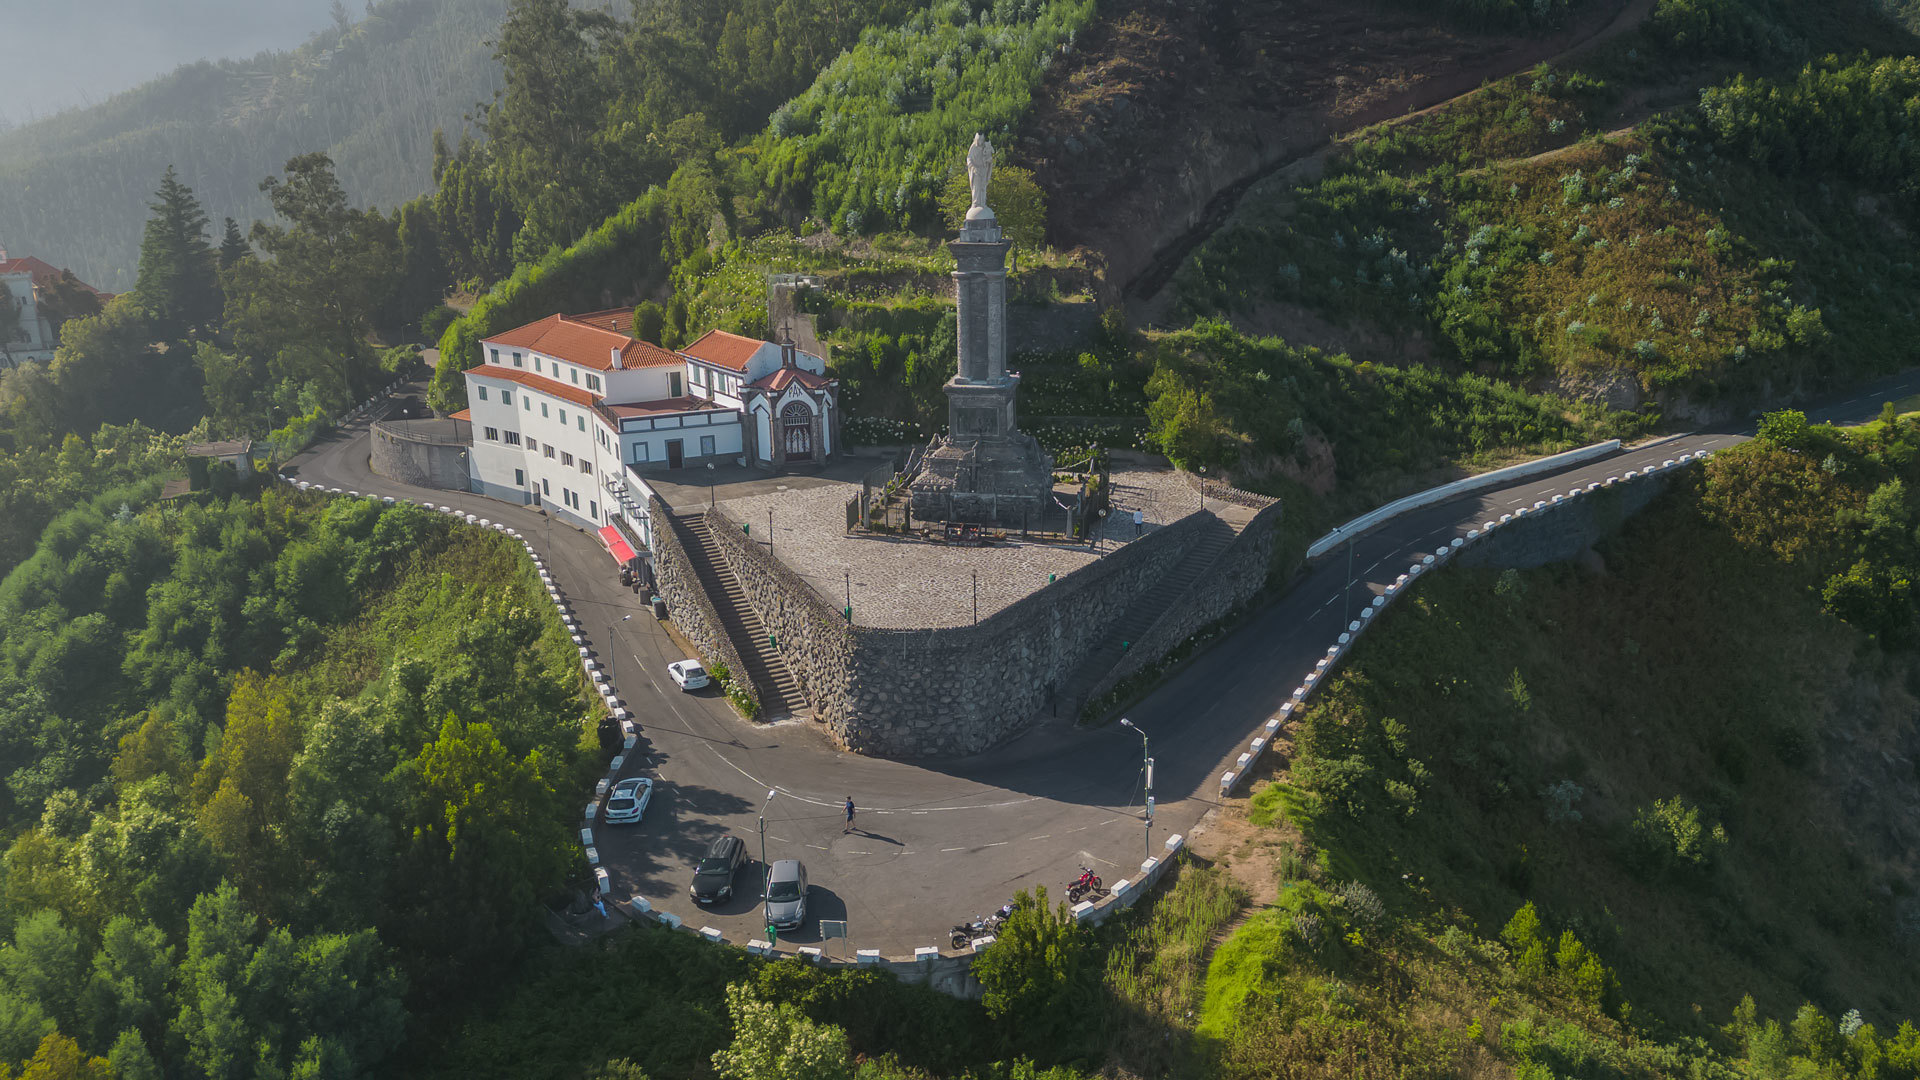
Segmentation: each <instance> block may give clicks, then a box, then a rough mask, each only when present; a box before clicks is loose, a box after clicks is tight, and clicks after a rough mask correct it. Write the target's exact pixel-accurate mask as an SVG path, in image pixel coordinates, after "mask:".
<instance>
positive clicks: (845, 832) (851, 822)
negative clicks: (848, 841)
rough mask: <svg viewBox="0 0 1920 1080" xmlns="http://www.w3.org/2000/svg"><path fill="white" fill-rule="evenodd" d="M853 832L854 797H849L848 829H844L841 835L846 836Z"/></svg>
mask: <svg viewBox="0 0 1920 1080" xmlns="http://www.w3.org/2000/svg"><path fill="white" fill-rule="evenodd" d="M852 831H853V796H851V795H849V796H847V827H846V828H844V829H841V830H840V832H841V835H845V834H847V833H850V832H852Z"/></svg>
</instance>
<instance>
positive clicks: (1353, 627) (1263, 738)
mask: <svg viewBox="0 0 1920 1080" xmlns="http://www.w3.org/2000/svg"><path fill="white" fill-rule="evenodd" d="M1598 445H1599V446H1606V445H1608V444H1607V443H1600V444H1598ZM1612 445H1613V446H1614V447H1615V448H1618V446H1619V443H1617V442H1615V443H1613V444H1612ZM1595 449H1597V447H1593V446H1590V447H1586V448H1585V450H1588V451H1591V450H1595ZM1572 452H1573V453H1581V452H1582V451H1572ZM1560 456H1561V457H1563V458H1564V457H1565V456H1566V455H1564V454H1563V455H1560ZM1596 456H1597V455H1596ZM1710 456H1711V451H1707V450H1701V451H1698V452H1695V453H1690V454H1680V455H1677V456H1675V457H1670V458H1666V459H1665V460H1663V461H1661V462H1660V464H1658V465H1648V466H1646V467H1644V468H1640V469H1628V470H1626V471H1625V472H1623V473H1620V474H1618V475H1615V476H1609V477H1607V478H1606V479H1605V480H1596V481H1593V482H1591V483H1588V484H1583V485H1580V486H1578V487H1569V488H1568V489H1567V492H1566V494H1564V495H1554V496H1552V497H1551V498H1547V499H1540V500H1537V501H1535V502H1534V504H1533V505H1532V506H1523V507H1520V508H1519V509H1517V510H1515V511H1514V512H1513V513H1511V514H1501V515H1500V517H1499V518H1498V519H1497V520H1494V521H1487V522H1483V523H1481V525H1480V527H1479V528H1477V529H1469V530H1467V535H1465V536H1463V537H1457V538H1455V539H1454V540H1452V541H1449V542H1448V543H1446V544H1444V545H1442V546H1439V547H1436V548H1435V549H1434V550H1433V553H1432V554H1430V555H1428V554H1423V555H1420V556H1418V557H1416V559H1415V560H1414V562H1413V563H1411V564H1410V565H1409V566H1408V567H1407V571H1406V573H1404V574H1401V575H1399V576H1398V577H1396V578H1395V579H1394V580H1393V581H1392V583H1390V584H1389V585H1388V586H1387V588H1386V592H1385V593H1384V594H1383V595H1381V596H1376V597H1374V598H1373V600H1372V602H1371V603H1369V604H1368V605H1367V606H1366V607H1364V608H1361V609H1360V617H1359V618H1357V619H1354V620H1353V621H1352V622H1350V623H1348V624H1347V625H1346V626H1345V627H1343V628H1342V629H1341V631H1340V633H1339V634H1338V635H1337V636H1336V637H1335V638H1334V641H1333V644H1331V645H1329V646H1328V647H1327V652H1326V655H1325V656H1322V657H1321V658H1320V659H1319V660H1317V661H1316V662H1315V663H1314V665H1313V670H1312V671H1310V672H1308V673H1307V677H1306V678H1305V679H1303V680H1301V683H1300V685H1299V686H1298V687H1297V688H1295V690H1294V691H1293V694H1292V695H1291V697H1290V699H1289V700H1288V701H1287V702H1286V704H1284V705H1282V706H1280V711H1279V712H1277V713H1275V714H1273V715H1272V716H1270V717H1268V718H1267V719H1266V720H1265V721H1263V722H1262V723H1261V725H1260V727H1259V728H1258V729H1257V730H1255V731H1254V733H1253V734H1252V735H1251V736H1249V742H1248V744H1247V749H1246V750H1245V752H1243V753H1241V754H1240V755H1239V756H1238V757H1237V758H1235V759H1234V764H1233V767H1232V768H1231V769H1228V770H1227V771H1226V772H1224V773H1222V774H1220V795H1221V796H1222V797H1225V796H1227V795H1230V794H1232V793H1233V789H1234V788H1236V787H1238V786H1239V785H1240V781H1241V780H1242V779H1244V778H1245V777H1246V774H1247V772H1248V771H1249V770H1250V769H1252V768H1253V766H1254V763H1255V762H1256V761H1258V759H1259V757H1260V755H1261V754H1262V753H1264V752H1265V751H1266V750H1267V748H1268V747H1270V746H1272V745H1273V740H1274V736H1276V735H1278V734H1279V733H1280V729H1281V727H1282V726H1284V725H1285V724H1286V723H1287V721H1288V720H1290V719H1292V718H1293V715H1294V713H1296V712H1298V711H1300V710H1301V709H1303V708H1305V707H1306V703H1307V699H1308V698H1309V697H1311V696H1312V695H1313V692H1314V691H1315V690H1317V689H1318V688H1319V687H1320V684H1321V683H1323V682H1325V681H1326V678H1327V676H1328V675H1330V674H1331V673H1332V672H1333V668H1334V665H1335V664H1338V663H1339V662H1340V658H1341V657H1343V656H1345V655H1346V654H1347V650H1349V649H1351V648H1352V647H1353V646H1354V643H1355V642H1356V641H1358V640H1359V637H1360V635H1361V634H1363V633H1365V632H1366V630H1367V627H1369V626H1373V625H1374V624H1376V623H1378V622H1379V621H1380V615H1381V614H1382V613H1383V612H1385V610H1386V608H1387V605H1388V604H1391V603H1392V602H1393V601H1394V600H1396V599H1398V598H1399V597H1400V595H1401V594H1402V593H1404V592H1405V591H1406V590H1407V589H1408V588H1409V587H1411V586H1412V585H1413V582H1414V579H1415V578H1418V577H1419V576H1420V575H1422V574H1425V573H1427V572H1428V571H1431V570H1437V569H1439V568H1440V567H1441V566H1443V565H1445V564H1446V563H1447V562H1448V561H1449V560H1451V559H1452V558H1453V556H1455V555H1457V554H1459V553H1460V552H1461V551H1462V550H1464V549H1465V548H1467V547H1468V546H1469V545H1472V544H1473V543H1475V542H1477V541H1480V540H1484V539H1486V538H1487V537H1489V536H1491V535H1493V532H1494V530H1495V529H1498V528H1500V527H1501V526H1503V525H1507V524H1510V523H1512V522H1514V521H1516V520H1519V519H1521V518H1524V517H1526V516H1527V515H1529V514H1537V513H1541V512H1542V511H1546V510H1552V509H1554V508H1555V507H1559V506H1565V505H1567V504H1569V503H1570V502H1572V501H1573V500H1576V499H1578V498H1579V497H1580V496H1582V495H1585V494H1587V493H1588V492H1592V491H1598V490H1600V489H1601V488H1607V487H1612V486H1613V485H1615V484H1621V483H1625V482H1627V481H1629V480H1633V479H1636V478H1638V477H1644V476H1652V475H1654V474H1656V473H1662V472H1665V471H1667V470H1669V469H1673V468H1678V467H1680V466H1683V465H1692V464H1694V463H1696V462H1700V461H1705V460H1706V459H1707V458H1708V457H1710ZM1551 460H1553V459H1552V458H1543V459H1541V461H1536V462H1528V465H1532V466H1538V465H1540V464H1541V462H1544V461H1551ZM1562 464H1566V463H1565V462H1562ZM1516 467H1518V466H1516ZM1502 471H1503V472H1506V470H1502ZM1486 475H1487V476H1494V475H1498V474H1495V473H1487V474H1486ZM1507 476H1508V478H1509V479H1511V478H1512V476H1513V474H1512V473H1511V472H1507ZM1475 479H1478V477H1476V478H1475ZM1455 486H1456V485H1455V484H1446V485H1443V486H1441V487H1438V488H1433V489H1431V490H1430V491H1423V492H1421V493H1420V494H1419V495H1414V496H1408V498H1409V499H1416V498H1421V497H1422V496H1427V495H1431V494H1433V492H1437V491H1446V490H1447V489H1449V488H1453V487H1455ZM1452 494H1459V492H1458V491H1454V492H1452ZM1443 497H1444V496H1443ZM1406 501H1407V500H1406V499H1403V500H1401V502H1406ZM1438 501H1439V499H1437V498H1436V499H1429V500H1427V502H1429V503H1430V502H1438ZM1397 505H1399V504H1398V503H1390V504H1388V506H1384V507H1381V510H1387V509H1390V508H1391V507H1393V506H1397ZM1419 505H1427V503H1421V504H1419ZM1379 512H1380V511H1375V513H1379ZM1371 516H1372V515H1368V517H1371ZM1388 516H1391V515H1388ZM1365 520H1366V519H1365V518H1355V519H1354V520H1353V521H1351V522H1348V523H1347V525H1343V526H1341V528H1343V529H1345V528H1349V527H1351V526H1353V525H1354V524H1355V523H1357V522H1361V521H1365ZM1380 520H1382V521H1384V520H1386V518H1385V517H1382V518H1381V519H1380ZM1335 531H1336V532H1338V530H1335ZM1342 539H1344V537H1342ZM1323 542H1324V541H1323Z"/></svg>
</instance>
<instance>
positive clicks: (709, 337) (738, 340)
mask: <svg viewBox="0 0 1920 1080" xmlns="http://www.w3.org/2000/svg"><path fill="white" fill-rule="evenodd" d="M765 344H766V342H764V341H761V340H760V339H759V338H750V337H741V336H740V335H739V334H729V333H727V332H726V331H725V330H709V331H707V332H706V334H705V336H703V337H701V339H700V340H699V341H696V342H694V343H693V344H691V345H689V346H687V347H686V348H684V349H682V350H680V351H681V352H683V353H685V354H687V355H688V356H691V357H693V358H694V359H695V360H701V361H705V362H706V363H709V364H712V365H714V366H715V367H723V368H726V369H728V370H729V371H745V370H747V361H748V360H751V359H753V354H754V353H757V352H759V351H760V346H762V345H765Z"/></svg>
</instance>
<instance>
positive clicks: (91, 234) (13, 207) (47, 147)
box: [0, 0, 507, 292]
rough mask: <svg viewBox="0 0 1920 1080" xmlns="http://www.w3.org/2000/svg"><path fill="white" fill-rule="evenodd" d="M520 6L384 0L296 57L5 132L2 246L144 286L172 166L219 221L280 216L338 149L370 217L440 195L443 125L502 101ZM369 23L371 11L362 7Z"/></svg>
mask: <svg viewBox="0 0 1920 1080" xmlns="http://www.w3.org/2000/svg"><path fill="white" fill-rule="evenodd" d="M506 10H507V2H506V0H382V2H380V3H378V4H376V5H374V6H373V7H372V9H371V12H370V13H369V14H367V15H365V16H364V17H362V18H360V20H359V21H358V22H356V23H355V24H354V25H353V27H352V28H351V29H350V30H347V31H346V32H344V33H342V32H341V31H339V30H336V29H329V30H326V31H324V32H322V33H320V34H318V35H315V37H314V38H313V39H312V40H311V41H309V42H308V43H307V44H305V45H303V46H301V47H300V48H298V49H295V50H293V51H291V52H286V53H263V54H261V55H259V56H256V57H253V58H251V59H244V60H222V61H219V62H201V63H197V64H191V65H188V66H185V67H182V68H180V69H179V70H177V71H175V72H173V73H172V74H170V75H167V76H164V77H162V78H160V79H156V80H154V81H153V82H150V83H148V84H146V85H144V86H141V87H139V88H137V89H134V90H129V91H127V92H125V93H121V94H116V95H114V96H113V97H112V98H109V99H108V100H107V101H105V102H103V103H101V104H99V105H95V106H91V107H88V108H83V109H73V110H68V111H66V112H62V113H59V114H56V115H54V116H51V117H48V118H46V119H44V120H40V121H37V122H35V123H31V124H25V125H22V126H20V127H17V128H13V129H11V130H7V131H0V240H3V241H4V242H5V244H6V245H7V248H8V250H9V251H11V252H12V253H13V254H15V255H27V254H32V255H38V256H39V257H41V258H43V259H46V260H47V261H48V262H51V263H53V264H54V265H56V266H68V267H71V268H72V269H73V271H74V272H75V273H76V274H78V275H79V276H80V277H81V278H82V279H84V280H85V281H87V282H88V283H89V284H91V285H93V286H95V287H96V288H100V289H105V290H107V291H109V292H124V291H126V290H127V289H129V288H131V287H132V285H133V279H134V270H135V257H136V255H137V253H138V250H139V244H140V234H141V223H142V222H143V221H145V220H146V217H147V207H146V204H147V202H148V201H149V199H150V198H151V196H152V192H153V190H154V187H155V185H156V184H158V182H159V179H160V176H161V174H163V173H164V172H166V169H167V166H168V165H173V166H176V167H177V168H178V170H179V174H180V180H181V182H182V183H185V184H186V185H187V186H188V187H191V188H193V189H194V191H196V192H197V193H198V194H199V195H200V198H201V200H202V202H203V203H204V204H205V207H206V209H207V212H208V213H209V214H210V215H211V216H212V217H213V220H214V223H215V227H216V236H215V239H216V240H217V239H218V235H217V228H218V224H219V221H220V219H221V218H222V217H232V218H235V219H237V220H239V221H240V222H241V224H242V226H243V227H244V226H245V225H246V223H247V222H249V221H251V220H254V219H257V218H258V219H264V218H268V217H270V216H271V213H270V208H269V204H268V202H267V197H266V196H265V195H264V194H263V193H261V191H260V190H259V184H260V181H261V179H262V178H264V177H266V176H268V175H271V174H275V173H278V172H279V171H280V169H281V166H283V165H284V164H285V163H286V161H287V159H288V158H291V157H293V156H294V155H296V154H300V153H305V152H308V151H312V150H324V151H326V152H327V154H328V155H329V156H331V157H332V158H333V161H334V164H335V166H336V167H337V169H338V172H339V176H340V180H341V182H342V184H343V185H344V186H345V187H346V190H347V192H348V194H349V196H350V197H351V198H352V200H353V201H354V202H355V203H356V204H358V205H362V206H365V205H376V206H382V207H388V208H391V207H394V206H397V205H399V204H400V203H402V202H404V201H406V200H408V199H411V198H413V197H414V196H416V195H418V194H420V193H421V192H423V191H428V190H430V189H431V188H432V187H433V177H432V167H433V156H432V137H433V131H434V129H435V128H444V129H446V131H447V132H448V133H449V134H450V135H452V136H457V135H458V133H459V131H460V130H461V127H462V120H461V117H462V116H463V115H464V114H466V113H468V112H471V111H472V110H473V108H474V106H475V104H476V103H478V102H481V101H485V100H487V99H489V98H491V97H492V96H493V92H494V90H495V88H496V87H498V86H499V85H500V75H499V71H498V67H497V65H496V64H495V62H494V61H493V59H492V56H491V52H492V50H491V48H490V47H489V46H488V45H487V40H488V38H489V36H490V35H491V34H492V33H493V32H494V30H495V28H496V27H497V26H498V25H499V22H500V19H501V17H502V16H503V15H504V14H505V12H506ZM355 14H356V16H357V15H359V11H358V10H357V8H356V11H355Z"/></svg>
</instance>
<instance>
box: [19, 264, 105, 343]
mask: <svg viewBox="0 0 1920 1080" xmlns="http://www.w3.org/2000/svg"><path fill="white" fill-rule="evenodd" d="M64 273H66V271H64V270H61V269H60V268H59V267H57V266H54V265H53V264H51V263H48V262H45V261H43V260H41V259H36V258H34V257H33V256H31V255H27V256H23V257H21V258H18V259H9V258H7V253H6V250H5V249H4V248H0V304H11V305H12V306H13V307H15V308H16V309H18V310H19V312H20V332H19V333H18V334H16V335H15V336H14V339H13V340H12V341H5V342H0V365H6V364H9V363H12V364H18V363H21V362H23V361H27V360H39V361H42V362H49V361H51V360H52V359H53V351H54V349H55V348H56V347H58V346H59V344H60V337H59V330H58V322H59V321H60V320H59V319H58V318H56V313H55V312H54V311H51V310H49V309H48V308H47V305H46V304H44V303H42V300H43V299H44V296H45V294H46V292H47V290H48V289H49V288H50V287H52V286H53V285H54V284H55V283H57V282H58V281H59V280H60V278H61V275H63V274H64ZM74 284H75V285H76V286H78V288H79V289H81V290H84V292H85V293H91V294H92V295H93V297H94V299H95V300H96V301H98V303H99V304H100V305H102V306H104V305H105V304H106V302H107V301H108V300H111V299H113V298H112V297H111V296H110V295H108V294H107V293H103V292H100V291H99V290H97V289H95V288H93V287H92V286H91V285H87V284H86V283H84V282H79V281H76V282H74ZM69 314H71V313H69Z"/></svg>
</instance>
